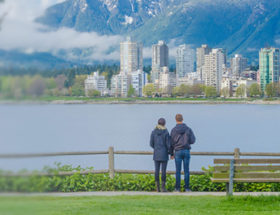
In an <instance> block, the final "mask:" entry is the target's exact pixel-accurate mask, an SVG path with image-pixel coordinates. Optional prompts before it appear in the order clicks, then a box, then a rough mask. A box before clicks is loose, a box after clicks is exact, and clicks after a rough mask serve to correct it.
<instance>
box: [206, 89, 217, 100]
mask: <svg viewBox="0 0 280 215" xmlns="http://www.w3.org/2000/svg"><path fill="white" fill-rule="evenodd" d="M204 93H205V97H206V98H216V97H217V90H216V88H215V87H213V86H206V87H205V88H204Z"/></svg>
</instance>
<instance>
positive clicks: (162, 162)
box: [150, 118, 170, 192]
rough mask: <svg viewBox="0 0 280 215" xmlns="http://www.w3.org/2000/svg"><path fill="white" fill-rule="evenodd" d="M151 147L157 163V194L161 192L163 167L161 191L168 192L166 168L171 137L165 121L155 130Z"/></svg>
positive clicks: (162, 120)
mask: <svg viewBox="0 0 280 215" xmlns="http://www.w3.org/2000/svg"><path fill="white" fill-rule="evenodd" d="M150 146H151V147H152V148H153V149H154V162H155V181H156V188H157V192H160V183H159V171H160V166H161V174H162V175H161V182H162V186H161V190H162V192H167V191H166V188H165V182H166V168H167V162H168V155H169V151H170V136H169V132H168V130H167V129H166V127H165V119H163V118H160V119H159V120H158V125H157V126H156V128H155V129H154V130H153V132H152V134H151V139H150Z"/></svg>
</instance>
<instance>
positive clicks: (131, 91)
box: [127, 85, 135, 97]
mask: <svg viewBox="0 0 280 215" xmlns="http://www.w3.org/2000/svg"><path fill="white" fill-rule="evenodd" d="M132 96H135V89H134V88H133V86H132V85H130V86H129V89H128V92H127V97H132Z"/></svg>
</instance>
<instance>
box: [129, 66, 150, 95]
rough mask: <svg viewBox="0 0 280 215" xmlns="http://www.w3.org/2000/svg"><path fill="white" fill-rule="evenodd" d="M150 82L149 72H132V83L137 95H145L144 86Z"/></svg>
mask: <svg viewBox="0 0 280 215" xmlns="http://www.w3.org/2000/svg"><path fill="white" fill-rule="evenodd" d="M147 82H148V77H147V73H145V72H144V71H141V70H138V71H136V72H133V73H132V74H131V85H132V87H133V88H134V90H135V96H138V97H142V96H143V88H144V86H145V85H146V84H147Z"/></svg>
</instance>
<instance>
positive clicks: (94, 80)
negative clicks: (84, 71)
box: [85, 72, 108, 96]
mask: <svg viewBox="0 0 280 215" xmlns="http://www.w3.org/2000/svg"><path fill="white" fill-rule="evenodd" d="M90 90H98V91H99V92H100V93H101V95H102V96H104V95H105V94H106V93H107V92H108V89H107V81H106V79H105V77H104V76H102V75H99V74H98V72H94V73H93V74H92V75H88V77H87V79H86V80H85V94H86V96H88V94H89V91H90Z"/></svg>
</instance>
